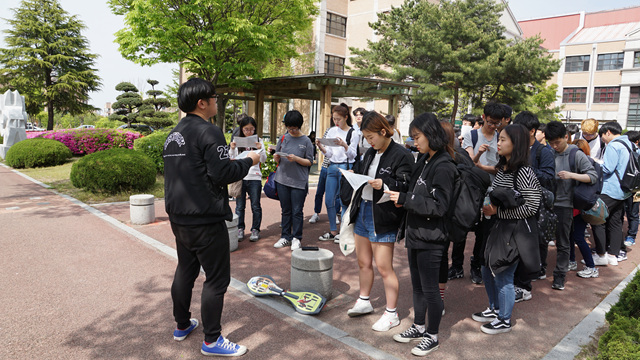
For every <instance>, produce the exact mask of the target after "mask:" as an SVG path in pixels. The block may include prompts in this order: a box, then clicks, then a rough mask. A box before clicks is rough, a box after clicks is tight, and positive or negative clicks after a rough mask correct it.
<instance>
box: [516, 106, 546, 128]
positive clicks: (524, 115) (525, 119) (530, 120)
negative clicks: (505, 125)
mask: <svg viewBox="0 0 640 360" xmlns="http://www.w3.org/2000/svg"><path fill="white" fill-rule="evenodd" d="M513 123H514V124H520V125H522V126H524V127H526V128H527V130H529V131H531V130H532V129H536V130H538V128H539V127H540V121H539V120H538V117H537V116H536V115H535V114H534V113H532V112H531V111H526V110H525V111H520V113H519V114H518V115H516V117H515V118H513Z"/></svg>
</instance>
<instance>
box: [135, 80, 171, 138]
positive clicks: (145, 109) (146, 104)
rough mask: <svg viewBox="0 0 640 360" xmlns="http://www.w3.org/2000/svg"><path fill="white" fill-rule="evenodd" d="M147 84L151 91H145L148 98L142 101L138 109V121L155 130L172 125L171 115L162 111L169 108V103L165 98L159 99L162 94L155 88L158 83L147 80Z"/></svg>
mask: <svg viewBox="0 0 640 360" xmlns="http://www.w3.org/2000/svg"><path fill="white" fill-rule="evenodd" d="M147 83H148V84H149V85H151V90H148V91H147V95H149V97H148V98H146V99H144V100H143V101H142V103H143V104H142V106H141V107H140V118H139V119H138V120H139V121H140V122H143V123H145V124H147V125H149V126H151V127H153V128H155V129H159V128H163V127H166V126H170V125H173V116H172V115H173V114H172V113H170V112H167V111H164V110H165V109H167V108H169V107H171V101H169V99H167V98H166V97H160V96H161V95H164V93H163V92H162V91H161V90H156V88H155V86H156V85H158V84H159V81H158V80H147Z"/></svg>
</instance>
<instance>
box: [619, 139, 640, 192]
mask: <svg viewBox="0 0 640 360" xmlns="http://www.w3.org/2000/svg"><path fill="white" fill-rule="evenodd" d="M613 141H616V140H613ZM617 142H619V143H620V144H622V145H624V147H625V148H627V151H629V162H628V163H627V168H626V170H625V171H624V174H623V176H622V177H620V174H619V173H618V170H616V176H617V177H618V181H619V182H620V188H621V189H622V191H624V192H626V193H628V192H632V193H637V192H638V191H640V154H638V153H637V152H636V146H635V145H633V144H631V146H632V147H633V150H632V149H630V148H629V146H628V145H627V144H625V143H624V141H622V140H620V141H617Z"/></svg>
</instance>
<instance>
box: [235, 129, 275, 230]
mask: <svg viewBox="0 0 640 360" xmlns="http://www.w3.org/2000/svg"><path fill="white" fill-rule="evenodd" d="M257 128H258V124H257V123H256V120H255V119H254V118H252V117H250V116H247V117H245V118H244V119H242V120H241V121H240V135H239V136H237V138H243V137H249V136H252V135H255V134H256V129H257ZM229 148H230V149H229V157H230V158H231V159H235V158H236V157H237V156H238V155H239V154H241V153H242V152H243V151H248V150H253V151H256V152H257V153H259V154H260V163H258V164H256V165H253V166H252V167H251V168H250V169H249V173H248V174H247V176H245V177H244V179H242V190H241V191H240V196H238V198H236V214H237V215H238V241H242V239H243V238H244V227H245V225H244V209H245V205H246V203H247V193H248V194H249V200H250V201H251V213H252V214H253V223H252V225H251V236H250V237H249V240H251V241H258V239H259V238H260V224H261V223H262V206H261V205H260V196H261V195H262V172H261V171H260V164H262V163H264V162H265V161H266V160H267V153H266V152H265V149H264V143H263V142H262V139H261V138H260V137H258V141H257V142H256V143H255V144H254V145H253V146H251V147H247V148H245V147H238V146H237V144H236V142H235V141H233V142H231V143H230V144H229Z"/></svg>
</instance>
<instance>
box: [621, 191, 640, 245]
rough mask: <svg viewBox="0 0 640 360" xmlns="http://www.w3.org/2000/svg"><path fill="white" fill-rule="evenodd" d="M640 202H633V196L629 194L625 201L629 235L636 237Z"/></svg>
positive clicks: (639, 221)
mask: <svg viewBox="0 0 640 360" xmlns="http://www.w3.org/2000/svg"><path fill="white" fill-rule="evenodd" d="M639 207H640V203H637V202H633V196H629V197H628V198H626V199H625V201H624V213H625V214H627V221H628V222H629V228H628V229H627V236H631V237H632V238H634V239H635V238H636V235H637V234H638V224H639V223H640V220H638V208H639Z"/></svg>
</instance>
